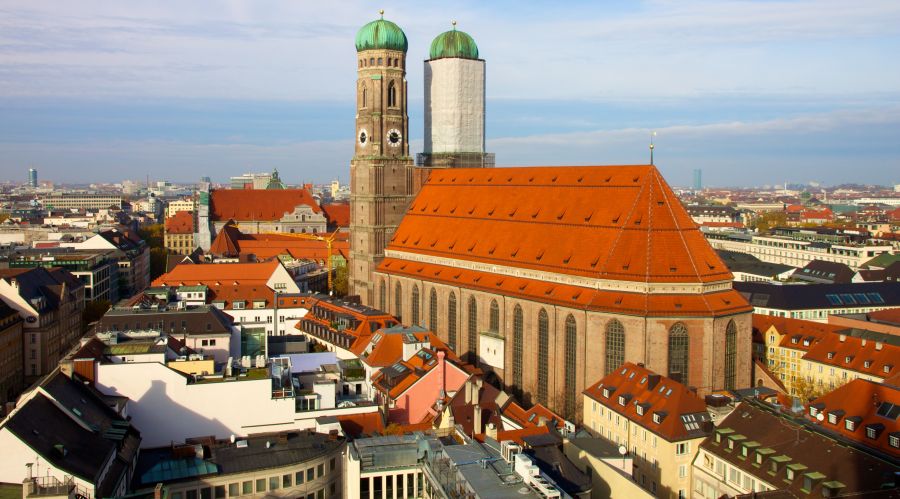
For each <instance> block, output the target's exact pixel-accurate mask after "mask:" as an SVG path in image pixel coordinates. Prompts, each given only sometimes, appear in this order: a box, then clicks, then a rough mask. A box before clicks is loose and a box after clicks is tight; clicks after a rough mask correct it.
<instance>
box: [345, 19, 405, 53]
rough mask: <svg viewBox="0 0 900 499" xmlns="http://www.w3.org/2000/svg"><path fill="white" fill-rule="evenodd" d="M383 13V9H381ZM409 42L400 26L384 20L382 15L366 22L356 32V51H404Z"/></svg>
mask: <svg viewBox="0 0 900 499" xmlns="http://www.w3.org/2000/svg"><path fill="white" fill-rule="evenodd" d="M382 15H384V11H382ZM408 47H409V43H408V42H407V41H406V34H405V33H403V30H402V29H400V26H397V25H396V24H394V23H392V22H390V21H385V20H384V17H382V18H381V19H376V20H374V21H372V22H370V23H369V24H366V25H365V26H363V27H362V28H359V31H357V32H356V51H357V52H361V51H363V50H375V49H386V50H401V51H403V52H406V49H407V48H408Z"/></svg>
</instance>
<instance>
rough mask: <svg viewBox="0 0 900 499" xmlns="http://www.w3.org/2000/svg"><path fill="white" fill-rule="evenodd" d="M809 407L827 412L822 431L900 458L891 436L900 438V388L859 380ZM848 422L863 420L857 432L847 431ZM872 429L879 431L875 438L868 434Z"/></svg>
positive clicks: (814, 401) (856, 429)
mask: <svg viewBox="0 0 900 499" xmlns="http://www.w3.org/2000/svg"><path fill="white" fill-rule="evenodd" d="M809 407H814V408H816V410H817V411H818V412H824V414H825V419H823V420H822V422H821V423H819V424H820V426H821V427H822V428H826V429H828V430H830V431H833V432H835V433H837V434H839V435H841V436H842V437H844V438H848V439H850V440H853V441H856V442H858V443H860V444H862V445H865V446H867V447H873V448H875V449H878V450H880V451H883V452H885V453H887V454H889V455H892V456H894V457H895V458H900V448H897V447H892V446H891V445H890V443H889V442H888V437H889V436H890V435H893V436H895V437H898V438H900V422H898V419H900V388H898V387H896V386H892V385H888V384H884V383H875V382H874V381H869V380H866V379H855V380H853V381H851V382H849V383H847V384H846V385H844V386H841V387H839V388H837V389H835V390H833V391H832V392H830V393H828V394H826V395H823V396H821V397H819V398H817V399H815V400H813V401H812V402H810V404H809ZM829 416H832V417H833V419H832V418H831V417H829ZM845 418H860V419H859V420H858V422H857V424H856V428H855V429H854V430H853V431H851V430H848V429H847V426H846V424H845ZM832 421H834V423H832ZM870 425H872V426H873V428H874V429H876V434H875V435H876V436H875V438H870V437H869V435H867V434H866V428H867V427H869V426H870Z"/></svg>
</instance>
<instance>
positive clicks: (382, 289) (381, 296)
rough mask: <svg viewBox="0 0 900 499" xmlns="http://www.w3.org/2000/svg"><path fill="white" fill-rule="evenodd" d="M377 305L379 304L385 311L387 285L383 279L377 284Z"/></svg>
mask: <svg viewBox="0 0 900 499" xmlns="http://www.w3.org/2000/svg"><path fill="white" fill-rule="evenodd" d="M378 305H379V306H381V310H384V311H387V309H388V307H387V285H386V284H385V283H384V281H381V284H380V285H379V286H378Z"/></svg>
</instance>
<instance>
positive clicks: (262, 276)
mask: <svg viewBox="0 0 900 499" xmlns="http://www.w3.org/2000/svg"><path fill="white" fill-rule="evenodd" d="M279 266H281V263H279V262H261V263H210V264H202V265H196V264H192V265H177V266H176V267H175V268H174V269H172V270H171V271H169V272H167V273H165V274H163V275H161V276H159V277H157V278H156V280H154V281H153V286H182V285H184V286H191V285H196V284H205V285H207V286H210V285H211V284H214V283H216V282H218V283H221V284H224V285H232V284H234V283H235V282H236V283H237V284H252V283H257V284H265V283H266V282H267V281H268V280H269V278H270V277H272V274H274V273H275V271H276V269H278V267H279Z"/></svg>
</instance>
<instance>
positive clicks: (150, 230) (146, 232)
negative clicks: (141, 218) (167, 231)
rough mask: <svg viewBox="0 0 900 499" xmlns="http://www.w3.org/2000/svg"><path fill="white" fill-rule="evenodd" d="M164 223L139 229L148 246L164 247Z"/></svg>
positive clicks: (139, 233)
mask: <svg viewBox="0 0 900 499" xmlns="http://www.w3.org/2000/svg"><path fill="white" fill-rule="evenodd" d="M163 230H164V229H163V225H162V224H153V225H147V226H144V227H141V228H140V229H138V235H139V236H141V239H143V240H144V241H145V242H146V243H147V246H149V247H151V248H164V247H165V241H164V239H163Z"/></svg>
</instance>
